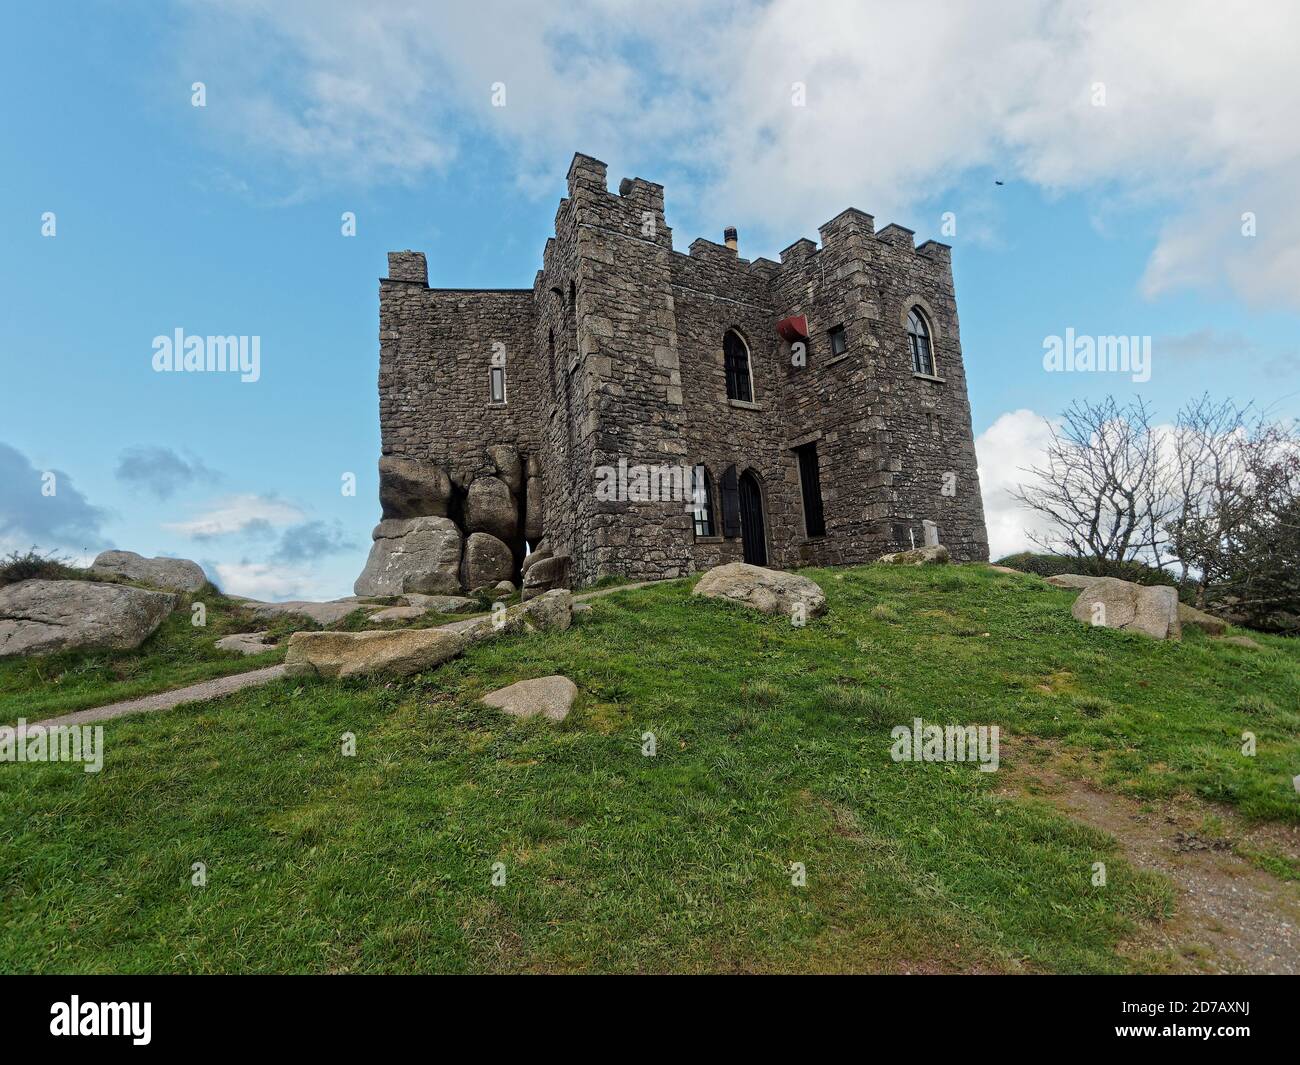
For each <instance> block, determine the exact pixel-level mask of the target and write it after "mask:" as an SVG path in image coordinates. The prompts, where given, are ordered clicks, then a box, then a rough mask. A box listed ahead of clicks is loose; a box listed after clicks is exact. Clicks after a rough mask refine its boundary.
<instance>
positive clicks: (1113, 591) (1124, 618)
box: [1070, 577, 1182, 640]
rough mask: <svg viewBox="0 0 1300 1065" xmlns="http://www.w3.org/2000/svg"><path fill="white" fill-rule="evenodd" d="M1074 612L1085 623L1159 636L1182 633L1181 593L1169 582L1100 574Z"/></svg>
mask: <svg viewBox="0 0 1300 1065" xmlns="http://www.w3.org/2000/svg"><path fill="white" fill-rule="evenodd" d="M1070 612H1071V613H1072V614H1073V615H1074V617H1075V619H1076V620H1077V621H1081V622H1083V623H1084V624H1085V625H1093V626H1104V627H1105V628H1108V629H1121V630H1123V631H1125V632H1140V633H1142V634H1143V635H1146V636H1151V637H1154V638H1155V639H1157V640H1166V639H1174V640H1177V639H1181V637H1182V625H1181V623H1180V622H1179V620H1178V593H1177V592H1176V591H1175V590H1174V589H1173V588H1170V587H1168V586H1167V585H1153V586H1149V585H1142V584H1133V583H1132V582H1131V581H1121V580H1119V579H1118V578H1116V577H1097V578H1094V579H1093V581H1092V582H1091V583H1090V584H1089V585H1088V586H1087V587H1086V588H1084V589H1083V591H1081V592H1080V593H1079V598H1077V599H1076V600H1075V601H1074V606H1073V607H1072V608H1071V611H1070Z"/></svg>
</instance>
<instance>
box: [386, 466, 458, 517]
mask: <svg viewBox="0 0 1300 1065" xmlns="http://www.w3.org/2000/svg"><path fill="white" fill-rule="evenodd" d="M450 499H451V478H450V477H448V476H447V471H446V470H444V469H443V468H442V467H441V466H439V465H437V464H436V463H433V462H430V461H428V460H427V459H411V458H403V457H401V456H399V455H385V456H383V457H382V458H381V459H380V460H379V503H380V505H381V506H382V507H383V508H384V517H385V518H424V517H438V518H441V517H446V516H447V504H448V501H449V500H450Z"/></svg>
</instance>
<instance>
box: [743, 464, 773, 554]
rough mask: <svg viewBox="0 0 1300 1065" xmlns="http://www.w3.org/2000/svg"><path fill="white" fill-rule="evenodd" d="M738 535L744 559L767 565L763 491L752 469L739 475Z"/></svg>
mask: <svg viewBox="0 0 1300 1065" xmlns="http://www.w3.org/2000/svg"><path fill="white" fill-rule="evenodd" d="M740 537H741V545H742V547H743V548H744V552H745V561H746V562H748V563H749V564H750V565H751V566H766V565H767V534H766V530H765V529H764V527H763V493H762V492H761V491H760V490H759V487H758V478H757V477H755V476H754V473H753V471H752V470H746V471H745V472H744V473H742V474H741V475H740Z"/></svg>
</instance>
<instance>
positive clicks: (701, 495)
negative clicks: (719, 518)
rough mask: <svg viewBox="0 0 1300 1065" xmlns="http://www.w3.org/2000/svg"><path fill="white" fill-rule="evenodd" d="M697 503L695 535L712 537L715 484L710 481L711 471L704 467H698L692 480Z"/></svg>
mask: <svg viewBox="0 0 1300 1065" xmlns="http://www.w3.org/2000/svg"><path fill="white" fill-rule="evenodd" d="M692 485H693V489H694V497H695V498H694V502H695V510H694V515H695V535H696V536H712V535H714V533H713V484H712V483H711V482H710V481H709V471H708V470H706V469H705V468H704V467H703V466H696V467H695V470H694V476H693V478H692Z"/></svg>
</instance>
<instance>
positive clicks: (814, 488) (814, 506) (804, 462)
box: [794, 441, 826, 536]
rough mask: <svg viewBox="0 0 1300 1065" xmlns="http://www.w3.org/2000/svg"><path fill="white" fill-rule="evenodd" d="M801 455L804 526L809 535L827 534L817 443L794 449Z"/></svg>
mask: <svg viewBox="0 0 1300 1065" xmlns="http://www.w3.org/2000/svg"><path fill="white" fill-rule="evenodd" d="M794 453H795V454H796V455H797V456H798V457H799V487H800V489H802V491H803V526H804V532H805V533H806V534H807V535H808V536H825V535H826V517H825V514H824V513H823V511H822V479H821V471H820V470H819V469H818V466H817V444H816V442H815V441H814V442H813V443H811V444H804V445H803V446H802V447H797V448H795V449H794Z"/></svg>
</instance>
